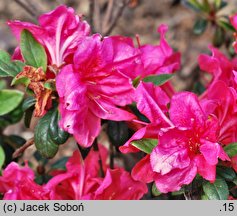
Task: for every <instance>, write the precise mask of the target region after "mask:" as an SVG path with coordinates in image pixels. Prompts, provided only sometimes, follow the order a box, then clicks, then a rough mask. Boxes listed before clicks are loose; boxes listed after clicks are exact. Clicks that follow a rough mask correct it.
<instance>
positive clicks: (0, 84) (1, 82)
mask: <svg viewBox="0 0 237 216" xmlns="http://www.w3.org/2000/svg"><path fill="white" fill-rule="evenodd" d="M6 87H7V83H6V81H5V80H0V90H2V89H5V88H6Z"/></svg>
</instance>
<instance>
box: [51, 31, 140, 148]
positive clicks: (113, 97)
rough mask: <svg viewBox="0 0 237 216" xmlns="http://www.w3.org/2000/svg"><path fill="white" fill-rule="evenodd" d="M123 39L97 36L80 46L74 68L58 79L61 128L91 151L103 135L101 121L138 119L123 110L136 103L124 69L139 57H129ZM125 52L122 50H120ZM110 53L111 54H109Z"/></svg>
mask: <svg viewBox="0 0 237 216" xmlns="http://www.w3.org/2000/svg"><path fill="white" fill-rule="evenodd" d="M122 42H123V38H122V37H117V36H115V37H106V38H104V39H103V40H102V41H101V37H100V36H99V35H94V36H92V37H88V38H86V39H84V40H83V43H81V44H79V46H78V49H77V51H76V53H75V55H74V64H73V65H67V66H65V67H63V68H62V70H61V71H60V73H59V74H58V76H57V77H56V87H57V91H58V94H59V97H60V106H59V109H60V112H61V115H62V119H61V121H60V125H61V127H62V128H63V129H64V130H66V131H68V132H69V133H71V134H73V135H74V137H75V139H76V140H77V142H78V143H79V144H80V145H82V146H84V147H89V146H91V145H92V143H93V141H94V139H95V137H96V136H97V135H98V134H99V132H100V128H101V126H100V122H101V119H109V120H114V121H122V120H132V119H133V118H134V117H135V116H134V115H133V114H131V113H129V112H127V111H125V110H123V109H121V108H120V107H122V106H125V105H127V104H130V103H131V102H132V101H133V95H134V88H133V86H132V83H131V80H130V78H128V77H127V76H125V75H124V74H123V73H122V71H123V65H126V67H127V66H128V65H129V64H133V60H134V58H136V57H137V53H134V54H133V55H130V53H129V54H128V55H126V53H125V52H124V48H125V47H126V45H124V46H122V45H121V44H122ZM121 49H122V50H121ZM109 50H110V52H108V51H109Z"/></svg>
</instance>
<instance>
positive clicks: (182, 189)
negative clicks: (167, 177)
mask: <svg viewBox="0 0 237 216" xmlns="http://www.w3.org/2000/svg"><path fill="white" fill-rule="evenodd" d="M182 194H184V188H181V189H180V190H179V191H174V192H172V195H173V196H179V195H182Z"/></svg>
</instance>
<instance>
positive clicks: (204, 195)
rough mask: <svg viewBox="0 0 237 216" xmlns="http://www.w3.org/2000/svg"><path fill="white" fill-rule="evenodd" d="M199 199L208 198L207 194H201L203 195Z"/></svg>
mask: <svg viewBox="0 0 237 216" xmlns="http://www.w3.org/2000/svg"><path fill="white" fill-rule="evenodd" d="M201 200H209V199H208V196H207V195H206V194H203V195H202V196H201Z"/></svg>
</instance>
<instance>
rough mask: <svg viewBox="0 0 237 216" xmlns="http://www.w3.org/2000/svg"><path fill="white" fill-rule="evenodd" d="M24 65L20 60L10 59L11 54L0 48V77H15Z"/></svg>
mask: <svg viewBox="0 0 237 216" xmlns="http://www.w3.org/2000/svg"><path fill="white" fill-rule="evenodd" d="M24 65H25V64H24V63H23V62H20V61H11V56H10V55H9V54H8V53H7V52H5V51H3V50H0V77H7V76H11V77H15V76H16V75H17V74H18V73H20V72H21V71H22V68H23V67H24Z"/></svg>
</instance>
